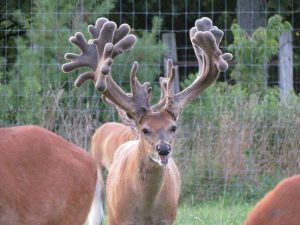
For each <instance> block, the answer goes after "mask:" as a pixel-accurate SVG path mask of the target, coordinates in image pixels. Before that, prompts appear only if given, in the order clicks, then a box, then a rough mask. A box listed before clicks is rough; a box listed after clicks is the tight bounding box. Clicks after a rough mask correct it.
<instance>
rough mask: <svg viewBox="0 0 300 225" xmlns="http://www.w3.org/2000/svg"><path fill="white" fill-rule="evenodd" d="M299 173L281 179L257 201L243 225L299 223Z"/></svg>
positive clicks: (296, 224)
mask: <svg viewBox="0 0 300 225" xmlns="http://www.w3.org/2000/svg"><path fill="white" fill-rule="evenodd" d="M299 224H300V175H297V176H293V177H290V178H287V179H285V180H283V181H281V182H280V183H279V184H278V185H277V186H276V187H275V188H274V189H273V190H272V191H270V192H269V193H268V194H266V196H265V197H264V198H263V199H262V200H261V201H260V202H258V204H257V205H256V206H255V208H254V209H253V210H252V211H251V212H250V214H249V215H248V217H247V219H246V221H245V222H244V225H299Z"/></svg>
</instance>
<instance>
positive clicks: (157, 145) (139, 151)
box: [63, 18, 232, 225]
mask: <svg viewBox="0 0 300 225" xmlns="http://www.w3.org/2000/svg"><path fill="white" fill-rule="evenodd" d="M89 31H90V33H91V35H92V38H93V39H92V40H91V41H88V42H87V41H86V40H85V39H84V38H83V35H82V34H81V33H76V34H75V37H72V38H71V39H70V41H71V42H72V43H73V44H75V45H76V46H78V47H79V48H80V49H81V51H82V53H81V54H80V55H74V54H70V53H68V54H66V56H65V58H66V59H69V60H71V62H69V63H67V64H65V65H64V66H63V70H64V71H65V72H69V71H72V70H74V69H77V68H80V67H83V66H88V67H89V68H90V69H91V70H92V71H88V72H85V73H83V74H81V75H79V77H78V79H77V80H76V81H75V86H77V87H79V86H81V85H82V84H83V83H84V82H85V81H86V80H88V79H91V80H93V82H94V83H95V88H96V89H97V90H98V91H99V92H101V94H102V95H104V96H105V97H106V98H108V99H109V100H110V101H112V102H113V103H114V104H115V105H117V106H118V107H120V108H121V109H122V110H124V111H125V112H126V113H127V115H128V116H129V117H130V118H132V119H133V120H134V121H135V123H136V127H137V130H138V134H139V137H138V139H137V140H134V141H129V142H126V143H124V144H123V145H121V146H120V147H119V148H118V150H117V151H116V153H115V155H114V160H113V163H112V165H111V167H110V171H109V174H108V178H107V187H106V191H107V203H108V223H109V224H110V225H119V224H126V225H129V224H131V225H132V224H139V225H144V224H145V225H146V224H147V225H148V224H151V225H152V224H160V225H163V224H165V225H171V224H174V221H175V217H176V211H177V205H178V199H179V193H180V183H181V181H180V175H179V171H178V169H177V166H176V164H175V162H174V161H173V159H172V157H171V154H170V153H171V152H172V151H173V149H172V144H173V142H174V139H175V133H176V129H177V125H176V121H177V119H178V117H179V115H180V113H181V111H182V110H183V109H184V107H185V106H186V105H187V103H189V102H190V101H192V100H193V99H195V98H196V97H197V96H198V95H199V94H200V92H202V91H203V90H204V89H206V88H207V87H209V86H210V85H211V84H212V83H214V81H215V80H216V79H217V77H218V75H219V72H220V71H226V70H227V68H228V64H227V62H226V61H227V60H230V59H231V58H232V55H231V54H229V53H225V54H222V52H221V50H220V49H219V47H218V46H219V43H220V41H221V38H222V36H223V32H222V31H221V30H219V29H218V28H217V27H215V26H213V25H212V22H211V20H210V19H208V18H202V19H199V20H197V21H196V23H195V27H193V28H192V29H191V30H190V38H191V41H192V43H193V47H194V50H195V53H196V56H197V59H198V61H199V67H200V68H201V71H200V72H199V76H198V77H197V79H196V80H195V81H194V82H193V83H192V84H191V85H190V86H188V87H187V88H185V89H184V90H182V91H181V92H179V93H176V94H175V93H174V88H173V82H174V67H173V63H172V61H171V60H169V61H168V73H167V74H168V81H167V90H166V97H165V98H164V99H162V101H160V102H159V103H158V104H157V105H158V106H157V107H156V109H155V110H153V108H152V107H151V106H150V102H149V100H150V93H151V88H150V87H149V83H145V84H140V82H139V81H138V80H137V78H136V73H137V69H138V63H137V62H135V63H134V64H133V66H132V69H131V73H130V84H131V92H130V93H125V92H124V91H123V90H122V89H121V88H120V87H119V86H118V85H117V84H116V83H115V82H114V80H113V78H112V76H111V67H112V64H113V58H114V57H115V56H117V55H119V54H120V53H122V52H124V51H125V50H127V49H130V48H131V47H132V46H133V45H134V44H135V42H136V37H135V36H134V35H132V34H130V35H129V34H128V33H129V31H130V27H129V26H128V25H124V24H123V25H121V26H120V27H119V28H118V29H116V24H115V23H114V22H111V21H108V20H107V19H105V18H100V19H98V20H97V22H96V25H95V26H90V27H89ZM111 132H113V130H112V131H111Z"/></svg>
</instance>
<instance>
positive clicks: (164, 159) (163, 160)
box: [158, 154, 169, 165]
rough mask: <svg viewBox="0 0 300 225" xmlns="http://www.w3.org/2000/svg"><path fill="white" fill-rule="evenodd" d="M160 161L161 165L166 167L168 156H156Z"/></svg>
mask: <svg viewBox="0 0 300 225" xmlns="http://www.w3.org/2000/svg"><path fill="white" fill-rule="evenodd" d="M158 155H159V158H160V161H161V163H162V164H163V165H167V164H168V161H169V156H168V155H163V154H158Z"/></svg>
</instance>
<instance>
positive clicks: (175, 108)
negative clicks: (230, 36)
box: [165, 17, 232, 118]
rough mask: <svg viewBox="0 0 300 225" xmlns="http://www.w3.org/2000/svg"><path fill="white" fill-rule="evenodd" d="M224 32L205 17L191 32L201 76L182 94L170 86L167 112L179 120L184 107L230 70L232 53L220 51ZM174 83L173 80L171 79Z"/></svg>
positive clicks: (170, 81)
mask: <svg viewBox="0 0 300 225" xmlns="http://www.w3.org/2000/svg"><path fill="white" fill-rule="evenodd" d="M222 36H223V32H222V31H221V30H219V29H218V28H217V27H216V26H213V25H212V22H211V20H210V19H209V18H207V17H203V18H201V19H199V20H197V21H196V23H195V27H193V28H192V29H191V30H190V38H191V41H192V43H193V48H194V50H195V54H196V57H197V59H198V62H199V75H198V77H197V78H196V80H195V81H194V82H193V83H192V84H191V85H190V86H188V87H187V88H185V89H184V90H182V91H181V92H179V93H177V94H174V91H173V90H172V85H168V98H167V103H166V105H165V110H167V111H169V112H171V113H173V115H174V116H175V117H176V118H178V116H179V114H180V112H181V111H182V110H183V108H184V106H185V105H186V104H187V103H189V102H190V101H192V100H193V99H194V98H196V97H197V96H198V95H199V94H200V93H201V92H202V91H203V90H205V89H206V88H207V87H209V86H210V85H211V84H212V83H213V82H214V81H215V80H216V79H217V77H218V76H219V73H220V72H224V71H226V70H227V68H228V64H227V62H226V61H228V60H231V59H232V55H231V54H230V53H225V54H222V52H221V50H220V49H219V44H220V42H221V39H222ZM169 83H172V79H169V82H168V84H169Z"/></svg>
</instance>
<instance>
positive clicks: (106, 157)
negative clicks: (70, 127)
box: [91, 122, 135, 170]
mask: <svg viewBox="0 0 300 225" xmlns="http://www.w3.org/2000/svg"><path fill="white" fill-rule="evenodd" d="M134 138H135V135H134V133H133V132H132V129H131V128H130V127H128V126H125V125H124V124H121V123H116V122H110V123H105V124H103V125H102V126H101V127H99V128H98V129H97V130H96V132H95V133H94V135H93V137H92V143H91V153H92V155H93V157H94V159H95V160H96V162H97V164H98V166H99V168H102V166H104V167H105V168H106V169H107V170H109V167H110V165H111V164H112V161H113V157H114V154H115V152H116V150H117V148H118V147H119V146H120V145H121V144H123V143H125V142H127V141H130V140H133V139H134Z"/></svg>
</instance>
